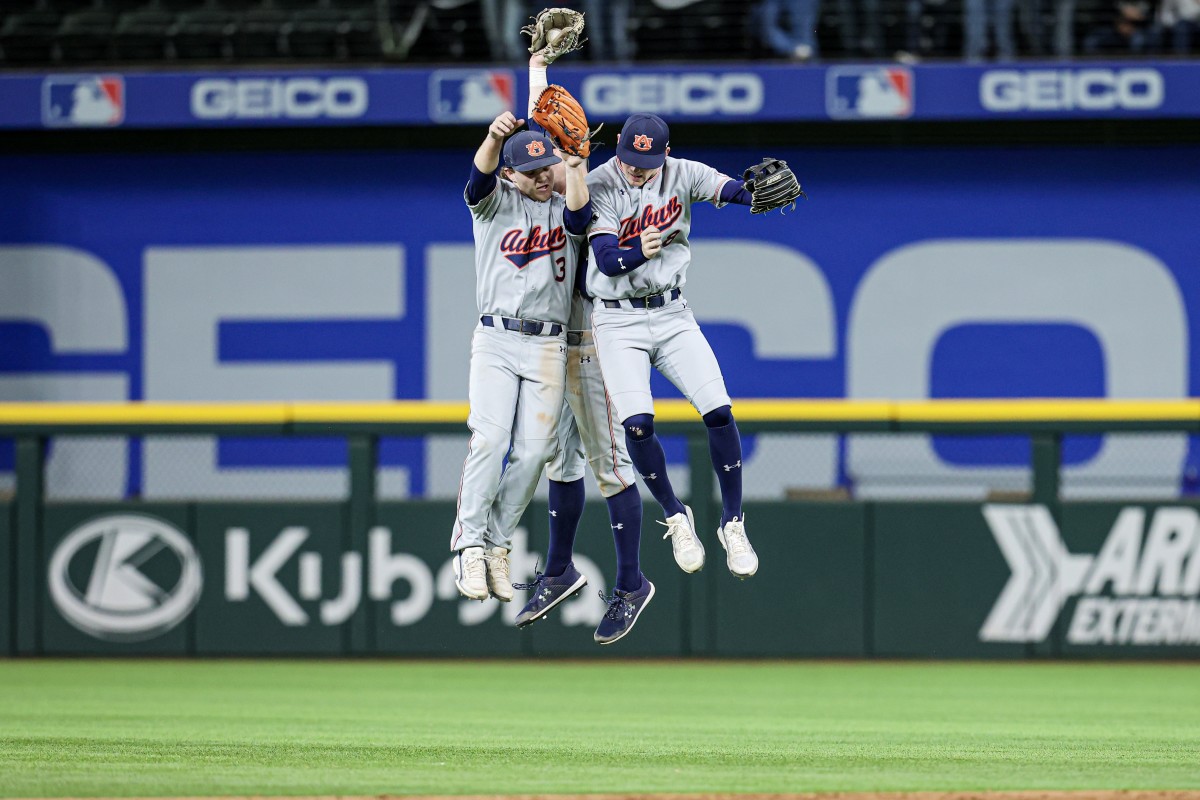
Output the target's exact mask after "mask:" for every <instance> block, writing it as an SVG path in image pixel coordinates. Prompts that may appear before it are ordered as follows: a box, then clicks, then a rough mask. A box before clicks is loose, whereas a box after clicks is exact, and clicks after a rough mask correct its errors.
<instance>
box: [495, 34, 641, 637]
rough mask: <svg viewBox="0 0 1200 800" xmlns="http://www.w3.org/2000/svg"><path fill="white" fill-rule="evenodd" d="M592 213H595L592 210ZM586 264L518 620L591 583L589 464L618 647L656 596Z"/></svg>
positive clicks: (605, 629)
mask: <svg viewBox="0 0 1200 800" xmlns="http://www.w3.org/2000/svg"><path fill="white" fill-rule="evenodd" d="M535 39H536V37H535ZM546 67H547V62H546V58H545V56H544V55H543V53H542V52H535V53H534V55H533V56H532V57H531V58H530V59H529V113H528V116H530V117H532V114H533V104H534V100H535V99H536V98H537V97H538V96H539V95H540V94H541V92H542V90H543V89H545V88H546V85H547V75H546ZM532 126H533V123H531V127H532ZM553 169H555V170H558V169H559V167H558V166H557V165H556V166H555V167H553ZM586 210H587V212H588V213H589V214H590V213H591V208H590V206H588V207H587V208H586ZM586 266H587V250H586V247H585V249H584V252H583V255H582V257H581V258H580V259H579V272H578V275H577V276H576V277H577V280H576V284H575V289H576V291H575V292H574V293H573V295H572V303H571V316H570V321H569V323H568V326H567V327H568V330H567V383H566V398H565V402H564V405H563V409H562V415H561V416H560V418H559V425H558V448H557V452H556V454H555V456H554V458H553V460H552V461H551V462H550V464H549V465H548V467H547V470H546V471H547V477H548V479H549V488H550V492H549V506H550V509H549V510H550V543H549V548H548V550H547V553H546V565H545V571H544V572H541V573H538V575H537V576H536V578H535V580H534V582H533V583H532V584H526V585H525V587H526V588H528V589H529V590H530V599H529V602H528V603H526V605H525V607H524V608H523V609H521V613H520V614H518V615H517V627H524V626H526V625H529V624H530V623H532V622H534V621H535V620H538V619H541V618H542V617H543V616H544V615H545V614H546V613H547V612H549V611H550V610H551V609H553V608H554V607H555V606H557V605H558V604H560V603H561V602H563V601H564V600H566V599H567V598H569V597H571V596H572V595H573V594H575V593H576V592H578V591H579V590H580V589H582V588H583V586H584V585H585V584H586V583H587V578H586V577H584V576H583V575H582V574H580V572H579V571H578V570H577V569H576V568H575V565H574V563H573V562H572V560H571V559H572V554H573V551H574V543H575V534H576V531H577V530H578V527H579V521H580V518H581V517H582V515H583V505H584V487H583V478H584V473H585V466H586V465H587V464H590V465H591V469H592V473H593V474H594V475H595V477H596V483H597V484H598V485H599V487H600V494H601V495H603V496H604V498H605V502H606V503H607V505H608V515H609V521H610V523H611V526H612V532H613V542H614V545H615V547H616V554H617V576H616V581H615V584H614V590H613V594H612V595H611V596H610V597H608V598H606V600H607V601H608V609H607V611H606V613H605V616H604V618H603V619H602V620H601V622H600V625H599V626H598V627H597V629H596V632H595V634H594V637H593V638H594V639H595V640H596V641H597V642H599V643H600V644H612V643H613V642H615V641H617V640H618V639H620V638H622V637H623V636H625V635H626V634H628V633H629V632H630V631H631V630H632V629H633V626H634V624H635V623H636V622H637V618H638V615H640V613H641V611H642V609H644V608H645V606H646V604H647V603H648V602H649V599H650V598H651V597H653V595H654V585H653V584H651V583H650V582H649V581H648V580H647V579H646V578H645V576H643V575H642V573H641V565H640V557H639V551H640V549H641V530H642V499H641V495H640V494H639V492H638V488H637V482H636V479H635V476H634V472H633V465H632V463H631V462H630V460H629V454H628V451H627V449H626V447H625V436H624V433H623V432H622V431H621V430H620V428H619V425H620V422H619V420H618V419H616V412H615V411H614V410H613V408H612V405H611V404H610V403H609V400H608V393H607V392H606V391H605V388H604V379H603V376H602V375H601V373H600V360H599V359H598V358H597V357H596V348H595V345H594V343H593V342H592V331H591V323H590V315H591V306H592V301H591V297H589V296H588V294H587V291H586V288H585V286H584V273H585V270H586ZM514 524H515V521H514ZM644 586H645V587H648V588H645V589H644V590H643V591H644V594H645V600H644V601H643V602H642V603H640V604H639V605H638V606H637V607H636V609H634V608H632V607H631V606H628V605H627V604H626V602H625V598H626V597H628V596H629V595H630V594H631V593H634V592H637V591H638V590H639V589H643V587H644ZM626 612H632V613H626Z"/></svg>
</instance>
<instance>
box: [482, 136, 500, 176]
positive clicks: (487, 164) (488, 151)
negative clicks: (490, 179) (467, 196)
mask: <svg viewBox="0 0 1200 800" xmlns="http://www.w3.org/2000/svg"><path fill="white" fill-rule="evenodd" d="M503 147H504V140H503V139H494V138H492V135H491V134H490V133H489V134H488V137H487V138H486V139H484V140H483V144H481V145H479V149H478V150H476V151H475V169H477V170H479V171H480V172H483V173H488V172H495V171H496V167H498V166H500V150H501V148H503Z"/></svg>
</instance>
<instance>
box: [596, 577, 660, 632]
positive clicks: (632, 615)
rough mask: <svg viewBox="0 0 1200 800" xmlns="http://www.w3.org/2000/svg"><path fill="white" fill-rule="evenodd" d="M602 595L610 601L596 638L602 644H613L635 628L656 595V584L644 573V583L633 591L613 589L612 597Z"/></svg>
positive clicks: (605, 600)
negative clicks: (647, 578)
mask: <svg viewBox="0 0 1200 800" xmlns="http://www.w3.org/2000/svg"><path fill="white" fill-rule="evenodd" d="M600 596H601V597H603V598H604V602H606V603H608V610H607V611H605V612H604V619H602V620H600V625H599V626H597V628H596V635H595V637H594V638H595V640H596V641H597V642H599V643H600V644H612V643H613V642H615V641H616V640H617V639H620V638H621V637H622V636H624V635H625V634H627V633H629V632H630V631H631V630H633V626H634V625H636V624H637V621H638V617H640V616H641V615H642V610H643V609H644V608H645V607H646V606H648V605H649V604H650V599H651V598H652V597H654V584H653V583H651V582H650V581H648V580H646V576H645V575H643V576H642V585H641V586H639V587H638V588H636V589H634V590H633V591H632V592H622V591H621V590H620V589H613V593H612V597H604V592H601V593H600Z"/></svg>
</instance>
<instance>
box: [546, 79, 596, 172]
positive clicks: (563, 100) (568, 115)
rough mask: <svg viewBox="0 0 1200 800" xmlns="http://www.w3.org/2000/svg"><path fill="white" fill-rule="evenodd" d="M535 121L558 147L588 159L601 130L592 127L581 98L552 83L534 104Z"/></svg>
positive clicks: (565, 151)
mask: <svg viewBox="0 0 1200 800" xmlns="http://www.w3.org/2000/svg"><path fill="white" fill-rule="evenodd" d="M532 116H533V121H534V122H536V123H537V124H538V125H541V126H542V128H543V129H544V130H545V131H546V133H547V134H548V135H549V136H550V138H551V139H553V140H554V143H555V144H556V145H558V149H559V150H562V151H563V152H564V153H570V154H571V155H573V156H583V157H584V158H587V157H588V156H589V155H591V154H592V137H593V136H595V135H596V134H597V133H599V132H600V128H603V127H604V126H603V125H601V126H600V128H596V130H594V131H589V130H588V121H587V114H585V113H584V111H583V106H581V105H579V101H578V100H576V99H575V98H574V97H572V96H571V93H570V92H568V91H567V90H566V89H564V88H563V87H561V86H558V85H555V84H550V85H549V86H547V87H546V88H545V89H543V90H542V93H541V94H540V95H538V99H537V103H536V104H535V105H534V107H533V115H532Z"/></svg>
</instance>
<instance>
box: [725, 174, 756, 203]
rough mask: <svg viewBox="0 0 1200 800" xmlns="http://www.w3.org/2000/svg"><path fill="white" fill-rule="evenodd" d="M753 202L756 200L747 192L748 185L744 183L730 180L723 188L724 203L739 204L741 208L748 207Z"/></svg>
mask: <svg viewBox="0 0 1200 800" xmlns="http://www.w3.org/2000/svg"><path fill="white" fill-rule="evenodd" d="M753 201H754V198H753V197H751V196H750V193H749V192H747V191H746V185H745V184H744V183H743V182H742V181H739V180H728V181H725V183H724V185H723V186H721V202H722V203H737V204H738V205H740V206H748V205H750V204H751V203H752V202H753Z"/></svg>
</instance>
